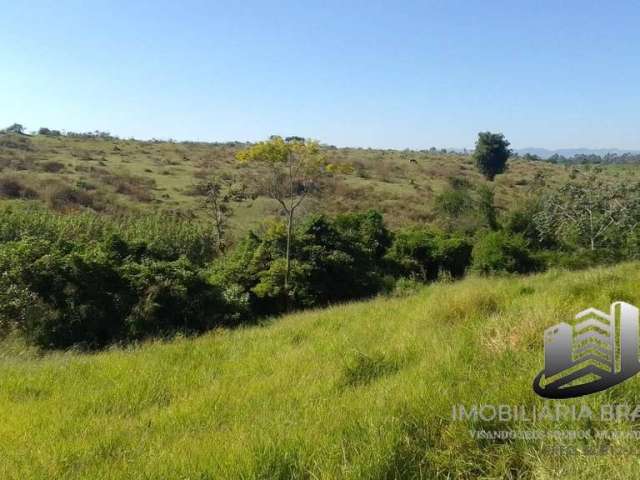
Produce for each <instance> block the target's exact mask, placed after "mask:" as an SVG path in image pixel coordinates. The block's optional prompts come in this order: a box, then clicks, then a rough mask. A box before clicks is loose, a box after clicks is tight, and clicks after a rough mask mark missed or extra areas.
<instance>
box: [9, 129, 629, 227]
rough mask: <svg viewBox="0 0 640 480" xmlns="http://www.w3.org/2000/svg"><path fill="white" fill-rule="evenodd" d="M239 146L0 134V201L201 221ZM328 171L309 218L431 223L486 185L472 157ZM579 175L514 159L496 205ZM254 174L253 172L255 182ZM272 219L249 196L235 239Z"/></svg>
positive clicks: (385, 154)
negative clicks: (456, 188)
mask: <svg viewBox="0 0 640 480" xmlns="http://www.w3.org/2000/svg"><path fill="white" fill-rule="evenodd" d="M244 146H245V145H243V144H239V143H230V144H207V143H173V142H142V141H136V140H112V139H99V138H96V139H91V138H76V137H64V136H61V137H49V136H44V135H36V136H23V135H0V200H2V199H3V198H4V199H9V198H34V199H38V200H41V201H44V202H46V203H47V204H48V205H50V206H51V207H53V208H56V209H69V208H91V209H94V210H98V211H107V212H109V211H120V210H149V209H155V210H163V211H177V212H181V213H182V214H184V215H189V216H194V215H195V216H200V215H201V209H202V201H203V197H202V196H201V195H200V194H199V193H198V185H199V184H200V183H202V182H203V180H204V179H206V178H208V177H210V176H211V175H213V174H218V175H229V176H239V177H243V180H246V181H249V183H250V181H251V177H252V174H251V171H250V170H249V169H248V168H241V167H240V166H239V165H238V163H237V162H236V161H235V153H236V152H237V151H238V149H240V148H243V147H244ZM326 152H327V155H328V157H329V161H331V162H343V163H348V164H350V165H351V166H352V167H353V174H350V175H342V176H340V177H339V178H337V179H335V181H333V182H331V184H330V185H328V188H327V189H326V190H325V195H324V197H322V198H321V199H320V200H319V201H318V202H317V203H316V204H315V205H314V204H313V203H309V204H307V207H308V209H309V210H314V209H316V210H318V209H321V210H322V211H324V212H326V213H339V212H345V211H354V210H366V209H368V208H372V207H375V208H377V209H379V210H380V211H382V213H385V214H386V215H385V216H386V217H387V218H388V221H389V223H390V226H392V227H397V226H400V225H404V224H407V223H415V222H425V221H427V222H428V221H430V220H433V217H434V213H433V206H434V198H435V196H436V195H437V194H438V193H439V192H441V191H442V190H443V188H445V187H446V186H447V184H448V182H449V180H450V179H451V178H455V179H457V180H458V181H462V182H465V181H466V182H468V183H470V184H471V185H477V184H478V183H480V182H482V179H481V177H480V175H479V174H478V173H477V171H476V169H475V166H474V165H473V161H472V159H471V157H469V156H464V155H458V154H453V153H449V154H445V153H441V152H436V151H409V150H406V151H397V150H373V149H353V148H340V149H335V148H327V150H326ZM574 168H577V169H578V170H580V169H584V168H585V167H569V168H565V167H562V166H557V165H552V164H549V163H543V162H531V161H524V160H512V161H511V162H510V168H509V171H508V172H507V173H506V174H504V175H499V176H498V177H497V179H496V181H495V186H496V202H497V204H498V206H499V207H501V208H507V207H510V206H512V205H514V204H515V203H517V200H518V198H521V197H522V196H523V195H524V194H525V193H526V192H527V191H528V190H529V189H530V188H531V183H532V181H533V179H534V177H535V176H536V174H539V173H540V174H543V175H544V176H545V178H546V179H547V182H550V183H554V182H560V181H562V180H564V179H566V178H568V176H569V175H571V174H572V173H571V172H572V170H573V169H574ZM606 168H607V171H608V172H609V173H610V175H611V178H612V179H616V178H619V177H620V176H624V177H625V178H626V179H629V176H630V175H631V176H636V177H637V174H638V172H637V169H633V168H630V167H628V166H608V167H606ZM255 175H259V173H256V172H253V176H255ZM276 212H277V206H276V204H275V203H274V202H272V201H270V200H268V199H267V198H265V197H262V196H259V195H258V196H252V198H249V199H247V200H244V201H242V202H240V203H238V204H237V205H236V208H235V211H234V218H233V223H234V227H235V230H236V231H244V230H246V229H247V228H249V227H251V226H254V225H256V224H257V223H258V222H259V221H260V220H261V219H262V218H264V216H265V215H271V214H274V213H276Z"/></svg>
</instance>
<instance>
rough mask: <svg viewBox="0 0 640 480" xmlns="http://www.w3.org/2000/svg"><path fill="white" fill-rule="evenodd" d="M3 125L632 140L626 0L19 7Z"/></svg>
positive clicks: (386, 143)
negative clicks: (497, 134) (489, 132)
mask: <svg viewBox="0 0 640 480" xmlns="http://www.w3.org/2000/svg"><path fill="white" fill-rule="evenodd" d="M0 11H1V12H2V13H1V15H0V61H1V63H0V65H1V69H0V125H8V124H10V123H13V122H19V123H23V124H24V125H26V126H27V127H28V128H30V129H37V128H38V127H40V126H47V127H50V128H58V129H66V130H76V131H77V130H82V131H84V130H95V129H100V130H106V131H110V132H112V133H114V134H117V135H121V136H124V137H129V136H134V137H137V138H152V137H157V138H169V137H171V138H175V139H180V140H183V139H193V140H212V141H216V140H218V141H225V140H258V139H263V138H265V137H268V136H269V135H271V134H281V135H300V136H306V137H312V138H316V139H319V140H321V141H323V142H326V143H330V144H334V145H338V146H346V145H350V146H365V147H366V146H371V147H389V148H427V147H431V146H437V147H469V146H471V145H473V142H474V140H475V137H476V134H477V132H478V131H481V130H482V131H484V130H492V131H501V132H503V133H505V135H506V136H507V138H508V139H510V140H511V143H512V145H513V146H514V147H516V148H522V147H528V146H537V147H547V148H563V147H578V146H579V147H590V148H609V147H618V148H626V149H640V135H639V133H640V28H639V25H640V3H639V2H632V1H624V0H620V1H614V2H603V1H601V0H600V1H591V0H582V1H561V0H553V1H544V0H543V1H528V2H525V1H513V0H512V1H492V0H484V1H481V0H477V1H476V0H466V1H457V0H449V1H445V0H443V1H421V2H418V1H415V2H391V1H389V2H377V1H375V0H368V1H362V2H359V1H358V2H356V1H324V2H321V1H291V2H266V1H265V2H257V1H252V0H243V1H235V2H214V1H202V2H198V1H181V2H176V1H171V2H169V1H162V0H159V1H153V2H151V1H149V2H143V1H134V0H131V1H109V2H102V1H92V2H86V1H65V0H61V1H56V2H54V1H50V2H44V1H29V2H19V1H14V2H9V1H5V2H3V5H2V6H1V7H0Z"/></svg>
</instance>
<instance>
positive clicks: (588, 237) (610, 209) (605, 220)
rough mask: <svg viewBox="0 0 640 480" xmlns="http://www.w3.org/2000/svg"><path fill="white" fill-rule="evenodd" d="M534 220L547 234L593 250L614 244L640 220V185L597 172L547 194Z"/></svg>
mask: <svg viewBox="0 0 640 480" xmlns="http://www.w3.org/2000/svg"><path fill="white" fill-rule="evenodd" d="M534 220H535V222H536V226H537V228H538V231H539V232H540V235H541V236H543V237H544V236H549V235H555V236H556V237H557V238H559V239H561V240H564V241H565V242H568V243H574V244H576V245H578V246H582V247H585V248H588V249H589V250H592V251H594V250H596V249H598V248H602V247H607V246H612V245H613V244H614V243H616V242H619V241H621V240H623V239H624V238H625V236H627V235H629V234H630V233H632V232H634V231H635V230H636V228H637V227H638V225H639V223H640V185H638V184H633V185H631V184H625V183H607V182H605V181H603V180H602V179H600V178H599V177H598V172H594V173H593V174H591V175H589V176H588V177H586V178H584V179H578V180H575V181H570V182H568V183H566V184H565V185H563V186H562V187H560V188H559V189H557V190H555V191H552V192H550V193H547V194H546V195H545V196H543V199H542V202H541V206H540V209H539V211H538V213H537V214H536V215H535V217H534Z"/></svg>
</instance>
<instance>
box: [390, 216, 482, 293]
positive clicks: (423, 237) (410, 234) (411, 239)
mask: <svg viewBox="0 0 640 480" xmlns="http://www.w3.org/2000/svg"><path fill="white" fill-rule="evenodd" d="M470 258H471V244H470V243H469V242H468V241H467V240H465V239H463V238H460V237H456V236H447V235H445V234H443V233H440V232H437V231H433V230H429V229H427V228H420V227H413V228H408V229H405V230H401V231H400V232H398V233H397V234H396V236H395V239H394V241H393V244H392V245H391V248H390V249H389V253H388V254H387V259H388V260H389V262H390V266H391V268H392V269H393V272H394V274H395V275H396V276H408V277H411V278H414V279H417V280H419V281H422V282H427V281H432V280H436V279H437V278H438V276H439V275H441V274H447V275H450V276H451V277H454V278H457V277H460V276H462V275H463V274H464V272H465V270H466V268H467V266H468V265H469V263H470Z"/></svg>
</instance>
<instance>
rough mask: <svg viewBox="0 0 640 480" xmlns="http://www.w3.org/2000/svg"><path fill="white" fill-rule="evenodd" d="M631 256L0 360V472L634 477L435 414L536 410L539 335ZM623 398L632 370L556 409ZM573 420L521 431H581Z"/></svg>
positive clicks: (621, 462) (600, 459)
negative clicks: (192, 333)
mask: <svg viewBox="0 0 640 480" xmlns="http://www.w3.org/2000/svg"><path fill="white" fill-rule="evenodd" d="M639 266H640V265H639V264H637V263H633V264H624V265H620V266H617V267H613V268H600V269H593V270H589V271H585V272H579V273H561V272H549V273H545V274H543V275H539V276H532V277H519V278H503V279H499V278H498V279H490V280H486V279H479V278H468V279H466V280H463V281H461V282H459V283H455V284H434V285H432V286H429V287H426V288H424V289H423V290H421V291H420V292H419V293H417V294H416V295H413V296H410V297H406V298H395V299H387V298H381V299H375V300H372V301H369V302H363V303H356V304H349V305H344V306H336V307H333V308H329V309H326V310H323V311H310V312H305V313H301V314H293V315H289V316H286V317H284V318H282V319H280V320H277V321H274V322H273V323H271V324H269V325H264V326H256V327H252V328H247V329H240V330H236V331H220V332H213V333H210V334H208V335H204V336H202V337H200V338H197V339H177V340H174V341H171V342H168V343H160V342H155V343H149V344H145V345H143V346H141V347H139V348H135V349H125V350H120V349H113V350H111V351H106V352H103V353H98V354H94V355H80V354H74V353H66V354H52V355H50V356H45V357H42V358H38V357H37V356H33V355H30V354H28V353H25V354H24V355H22V356H21V355H16V352H10V354H5V355H4V356H2V357H0V409H1V410H2V411H3V412H4V418H3V421H2V422H0V449H1V451H2V452H3V453H2V462H0V476H1V477H2V478H5V479H22V478H96V479H98V478H111V479H125V478H189V479H195V478H197V479H220V478H230V479H231V478H233V479H236V478H264V479H273V478H282V479H285V478H350V479H356V478H357V479H365V478H366V479H372V478H373V479H383V478H384V479H389V478H425V479H427V478H557V475H559V474H560V472H562V475H563V478H576V479H577V478H585V477H586V476H588V474H592V476H594V477H595V478H598V477H600V478H603V477H604V476H606V478H637V476H634V475H637V474H636V473H634V472H635V471H636V470H635V469H636V465H637V463H636V461H635V460H634V457H633V456H623V455H604V456H597V457H590V458H589V461H588V462H585V461H584V457H583V456H582V455H581V454H579V453H577V454H575V455H569V456H564V457H562V456H556V455H548V454H545V453H544V452H542V451H541V448H542V444H541V443H539V442H536V441H524V440H517V441H492V440H474V439H473V438H471V436H470V435H469V433H468V430H469V428H471V427H474V428H478V427H482V426H483V427H485V428H489V427H500V428H502V429H505V428H514V429H518V428H520V427H522V428H525V429H526V428H530V425H528V424H524V423H523V424H520V423H519V422H509V423H506V424H501V425H496V423H495V422H494V423H489V424H485V425H482V424H480V425H479V424H476V425H471V424H469V423H467V422H455V421H453V420H452V419H451V411H452V406H453V405H454V404H458V403H463V404H465V405H469V404H482V403H493V404H509V405H518V404H521V405H526V406H527V407H531V406H534V405H535V406H541V405H543V404H544V402H543V401H542V400H541V399H540V398H538V397H536V396H535V394H534V393H533V392H532V389H531V381H532V379H533V377H534V376H535V374H536V373H537V372H538V371H539V370H540V369H541V368H542V365H543V356H542V333H543V330H544V329H545V328H547V327H548V326H550V325H552V324H554V323H556V322H558V321H560V320H567V319H570V318H571V317H572V316H573V315H574V314H575V313H577V312H578V311H580V310H582V309H584V308H586V307H589V306H594V307H597V308H601V309H607V308H608V305H609V303H610V302H612V301H614V300H626V301H629V302H631V303H636V304H637V303H638V302H640V292H638V290H637V284H638V281H640V274H639V273H638V267H639ZM638 394H640V379H637V378H636V379H631V380H629V381H627V382H626V383H623V384H621V385H619V386H617V387H614V388H613V389H610V390H609V391H607V392H604V393H600V394H595V395H592V396H590V397H587V398H586V399H585V400H579V399H578V400H568V401H564V404H565V405H579V404H581V403H584V402H586V403H587V404H589V405H591V406H593V407H595V406H597V405H599V404H600V403H601V402H620V403H634V402H633V400H634V398H635V397H636V396H637V395H638ZM578 423H579V424H578ZM578 423H571V422H565V423H564V424H561V425H559V424H552V423H548V422H547V423H545V422H543V423H541V424H537V426H536V428H546V429H560V428H563V427H564V428H570V429H578V428H594V427H596V426H597V425H594V424H593V423H588V422H587V421H586V420H585V421H584V422H578ZM632 427H633V425H632V424H631V423H628V422H627V423H624V422H623V423H621V424H619V425H617V428H619V429H626V430H629V429H631V428H632ZM615 444H616V443H615V441H612V445H613V446H615ZM572 445H575V443H574V444H572ZM588 445H591V444H589V443H585V444H582V443H581V444H579V445H578V446H581V447H584V446H588ZM598 445H599V446H602V445H601V444H598ZM546 446H547V447H549V446H550V444H549V443H547V444H546Z"/></svg>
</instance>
